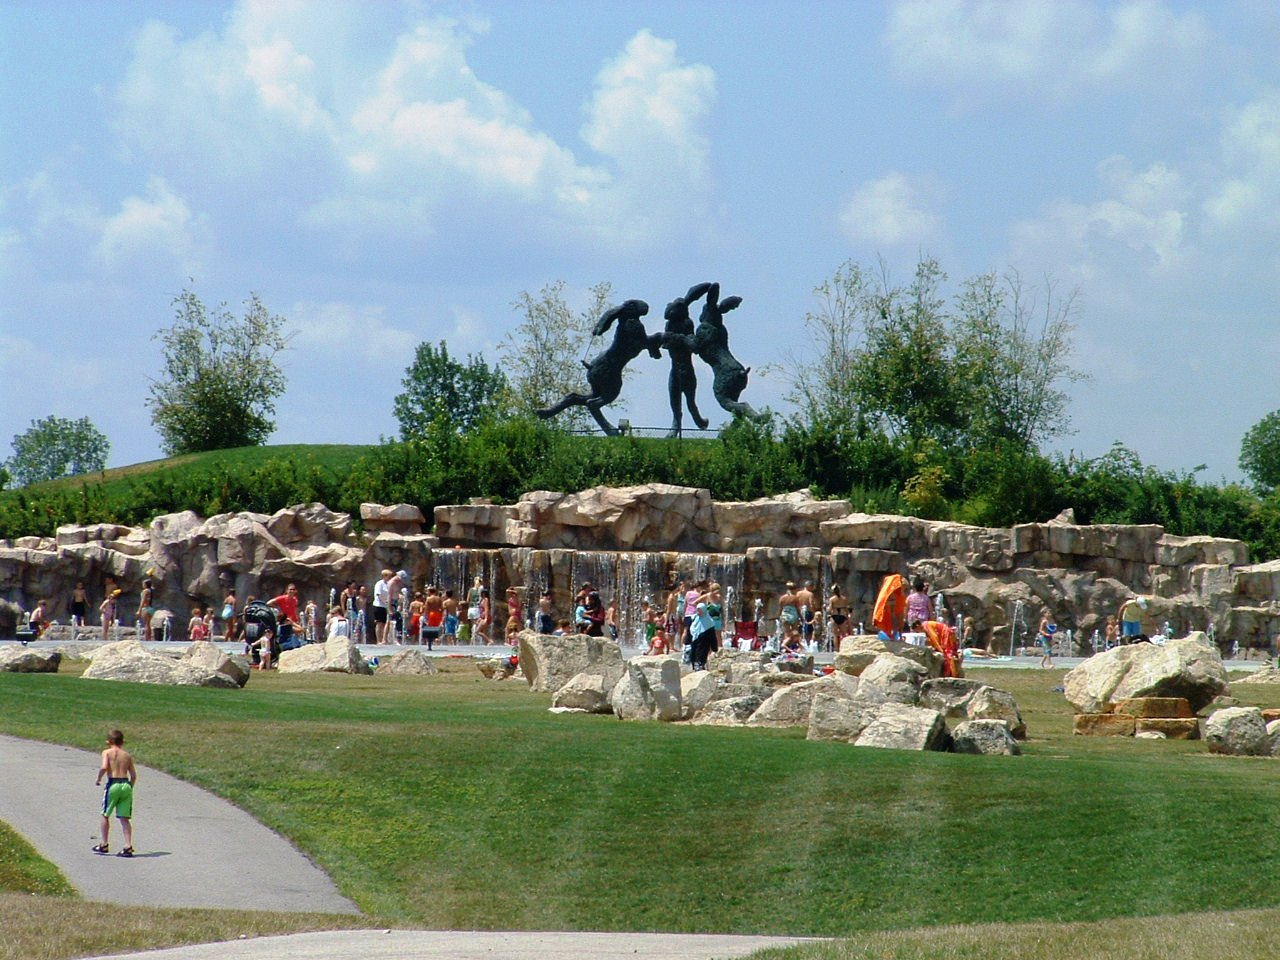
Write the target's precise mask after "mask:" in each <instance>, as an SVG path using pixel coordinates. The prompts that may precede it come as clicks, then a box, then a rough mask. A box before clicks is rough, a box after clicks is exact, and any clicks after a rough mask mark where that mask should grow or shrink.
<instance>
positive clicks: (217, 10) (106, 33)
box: [0, 0, 1280, 479]
mask: <svg viewBox="0 0 1280 960" xmlns="http://www.w3.org/2000/svg"><path fill="white" fill-rule="evenodd" d="M1277 49H1280V8H1278V7H1276V6H1275V5H1274V4H1272V3H1266V2H1245V0H1241V2H1237V3H1215V4H1190V3H1174V2H1156V0H1140V2H1129V3H1117V4H1095V3H1086V2H1075V0H1055V2H1039V0H1024V2H1017V3H1012V2H965V0H936V2H900V3H821V2H814V3H807V4H804V5H795V4H789V3H788V4H784V3H763V2H738V3H727V2H717V3H710V2H701V3H700V2H690V0H685V2H679V3H674V2H673V3H648V2H643V0H636V2H629V3H599V2H597V3H587V2H559V3H556V2H552V3H484V2H476V3H439V4H437V3H426V2H408V3H394V2H389V0H388V2H382V3H377V4H365V3H293V2H284V0H280V2H246V3H235V4H232V3H212V2H208V3H202V2H190V3H177V4H175V3H148V2H105V0H101V2H57V3H54V2H50V3H39V2H32V0H7V2H5V3H3V4H0V64H3V65H2V66H0V456H7V455H8V452H9V451H8V448H7V444H8V440H9V438H11V437H12V436H13V435H14V434H16V433H19V432H21V431H22V430H24V429H25V428H26V427H27V426H28V425H29V423H30V421H31V420H33V419H36V418H39V417H43V416H46V415H48V414H50V413H53V414H57V415H59V416H64V417H80V416H89V417H90V418H91V419H92V420H93V421H94V422H95V423H96V424H97V425H98V426H99V428H100V429H102V430H103V431H104V432H105V433H106V434H107V436H108V437H109V439H110V440H111V442H112V455H111V462H112V464H113V465H117V464H126V463H132V462H136V461H140V460H145V459H151V458H153V457H156V456H159V455H160V451H159V444H158V438H157V435H156V433H155V431H154V429H153V428H152V426H151V424H150V419H149V416H148V411H147V409H146V406H145V400H146V397H147V386H148V382H149V378H151V377H155V376H157V375H158V373H159V364H160V349H159V344H158V343H157V342H156V341H155V340H154V339H153V335H154V334H155V332H156V331H157V330H159V329H161V328H162V327H164V326H166V325H167V324H168V323H169V322H170V321H171V319H172V316H173V314H172V308H171V301H172V299H173V297H174V296H175V295H176V294H178V293H179V292H180V291H181V290H182V289H183V287H184V286H187V285H188V284H189V283H191V281H194V284H193V289H194V290H195V291H196V293H197V294H198V295H199V296H201V298H202V299H203V300H205V302H206V303H216V302H219V301H224V300H225V301H228V302H229V303H230V304H231V305H232V306H233V307H234V306H236V305H238V304H239V303H240V302H241V301H242V300H244V299H245V297H246V296H247V295H248V294H249V292H250V291H253V292H256V293H257V294H259V295H260V296H261V298H262V300H263V301H264V302H265V303H266V305H267V306H268V308H269V309H271V310H272V311H273V312H276V313H280V314H283V315H285V316H286V317H288V318H289V319H290V321H291V324H292V326H293V328H294V329H295V330H296V335H295V338H294V340H293V346H292V349H291V350H290V351H289V352H288V354H287V355H286V356H285V358H284V361H285V366H286V372H287V374H288V376H289V379H290V386H289V390H288V392H287V393H286V394H285V396H284V397H282V398H281V400H280V402H279V406H278V415H277V424H278V427H277V431H276V433H275V435H274V436H273V438H272V442H278V443H291V442H296V443H304V442H335V443H364V442H373V441H376V440H377V439H378V438H379V436H391V435H393V434H394V433H395V432H396V423H395V420H394V417H393V415H392V406H391V405H392V398H393V397H394V396H395V394H396V393H397V392H399V389H400V379H401V377H402V376H403V373H404V368H405V366H406V365H407V364H408V363H409V362H410V359H411V354H412V350H413V348H414V346H415V345H416V344H417V343H419V342H421V341H423V340H430V341H432V342H435V341H437V340H440V339H444V340H446V341H448V342H449V344H450V347H451V351H452V352H453V353H455V354H456V355H463V354H466V353H471V352H475V353H482V354H484V355H485V356H486V357H488V358H490V359H491V360H493V359H496V357H497V345H498V344H499V343H500V342H501V341H502V339H503V337H504V336H505V335H506V334H507V333H508V331H509V330H511V329H512V327H513V326H514V325H515V324H516V323H517V322H518V317H517V315H516V314H515V313H514V311H513V310H512V308H511V303H512V301H513V300H514V299H515V298H516V296H517V295H518V294H519V293H520V292H521V291H523V290H529V291H537V290H538V289H540V288H541V287H543V286H544V285H546V284H548V283H551V282H553V281H556V280H563V281H565V282H566V284H567V289H568V291H569V292H570V295H571V297H574V298H580V300H581V302H585V298H586V290H587V288H588V287H589V286H590V285H592V284H593V283H596V282H598V281H600V280H608V281H611V282H612V283H613V285H614V290H615V292H616V294H617V297H618V299H619V300H621V299H624V298H630V297H635V298H640V299H645V300H648V301H649V303H650V305H651V307H653V311H652V313H651V323H652V320H653V319H655V318H657V317H660V311H661V307H662V305H663V304H665V303H666V301H667V300H669V299H671V298H672V297H674V296H676V295H678V294H681V293H683V291H685V290H686V289H687V288H688V287H689V286H691V285H692V284H693V283H696V282H698V281H700V280H718V281H720V282H721V284H722V285H723V288H724V293H725V294H726V295H727V294H738V295H740V296H742V297H743V299H744V302H743V305H742V307H741V308H739V309H738V310H737V311H736V312H734V313H733V314H731V315H730V317H729V323H730V330H731V345H732V347H733V349H734V352H735V353H736V354H737V355H738V356H739V358H740V359H741V360H742V361H743V362H744V363H746V364H748V365H750V366H752V368H753V374H752V382H751V385H750V386H749V388H748V390H747V393H746V395H745V399H747V400H749V401H751V402H752V403H753V404H755V405H756V406H762V405H772V406H774V407H775V408H779V409H785V407H784V404H783V402H782V396H783V394H784V393H785V389H786V388H785V384H784V383H783V381H782V379H781V378H779V377H778V376H776V375H774V376H758V375H757V374H758V373H759V371H760V370H761V369H762V368H764V367H766V366H767V365H768V364H769V363H771V362H777V361H779V360H781V359H782V358H783V357H784V356H786V355H789V354H790V355H797V356H801V357H803V356H804V353H805V350H806V344H805V339H804V325H803V318H804V315H805V313H806V311H809V310H813V309H815V308H816V307H817V302H816V300H815V298H814V297H813V294H812V291H813V288H814V287H815V286H816V285H817V284H819V283H821V282H822V281H823V280H824V279H826V278H827V277H829V276H830V275H831V274H832V273H833V272H834V271H835V270H836V268H837V267H838V266H839V265H840V264H841V263H842V262H843V261H845V260H848V259H854V260H858V261H860V262H862V263H864V264H874V263H875V261H876V259H877V258H878V257H881V258H883V259H884V261H885V262H886V263H887V264H888V266H889V268H890V270H891V271H892V275H893V276H894V277H895V278H899V279H902V280H906V279H907V278H908V276H909V274H910V272H911V269H912V267H913V265H914V263H915V262H916V259H917V258H918V256H919V255H920V254H921V253H928V254H932V255H934V256H937V257H938V258H939V259H940V260H941V261H942V263H943V265H944V267H945V268H946V270H947V271H948V273H949V274H950V276H951V278H952V280H953V281H956V280H959V279H962V278H964V277H966V276H970V275H972V274H976V273H979V272H983V271H986V270H990V269H997V270H1006V269H1015V270H1017V271H1018V272H1019V273H1021V274H1022V275H1023V276H1024V277H1025V278H1026V279H1028V280H1029V281H1037V280H1039V279H1040V278H1043V277H1046V276H1047V277H1050V278H1052V280H1053V281H1054V282H1055V283H1056V284H1057V285H1058V288H1059V289H1060V290H1063V291H1066V290H1071V289H1077V288H1078V305H1079V307H1080V312H1079V314H1078V316H1077V318H1076V323H1077V330H1076V335H1075V365H1076V366H1077V367H1078V368H1079V369H1081V370H1083V371H1085V372H1087V373H1089V374H1090V375H1091V376H1092V378H1093V379H1092V380H1091V381H1090V382H1088V383H1085V384H1082V385H1079V386H1078V387H1074V388H1073V398H1074V399H1073V403H1072V407H1071V412H1072V418H1073V422H1074V426H1075V430H1076V432H1075V433H1074V434H1073V435H1071V436H1069V437H1066V438H1063V439H1062V440H1060V441H1059V442H1058V444H1057V448H1058V449H1063V450H1067V449H1071V450H1076V451H1078V452H1080V453H1082V454H1084V455H1086V456H1097V455H1100V454H1102V453H1104V452H1105V451H1106V450H1107V449H1108V448H1109V446H1110V445H1111V443H1112V442H1113V441H1115V440H1120V441H1123V442H1124V443H1126V444H1127V445H1128V446H1130V447H1132V448H1134V449H1135V450H1137V451H1138V453H1139V454H1140V455H1141V456H1142V458H1143V459H1144V461H1146V462H1149V463H1153V464H1155V465H1157V466H1159V467H1162V468H1165V469H1178V470H1183V469H1192V468H1194V467H1196V466H1198V465H1200V464H1205V465H1207V471H1206V476H1207V477H1208V478H1209V479H1217V478H1219V477H1223V476H1225V477H1228V478H1236V477H1238V475H1239V474H1238V469H1237V467H1236V460H1237V457H1238V454H1239V444H1240V438H1241V437H1242V435H1243V434H1244V432H1245V430H1247V429H1248V428H1249V426H1250V425H1252V424H1253V423H1255V422H1257V421H1258V420H1259V419H1260V418H1261V417H1262V416H1263V415H1265V414H1266V413H1268V412H1270V411H1271V410H1274V409H1276V408H1277V407H1280V400H1278V399H1277V392H1278V391H1277V388H1276V386H1275V381H1276V379H1277V378H1276V373H1275V371H1276V370H1277V367H1278V366H1280V325H1278V324H1277V323H1276V316H1275V314H1276V307H1275V305H1276V304H1277V303H1278V302H1280V269H1278V267H1280V262H1278V261H1280V244H1278V243H1277V241H1280V66H1278V61H1277V58H1276V56H1275V51H1276V50H1277ZM636 363H637V364H638V365H639V367H640V372H639V373H638V374H637V375H636V376H635V377H634V378H633V380H632V381H630V382H629V383H628V387H627V391H626V393H625V394H624V396H623V398H622V399H621V401H620V402H619V403H618V404H617V405H615V406H614V407H612V408H611V412H612V415H613V419H617V418H619V417H624V416H625V417H629V418H630V419H631V421H632V422H633V423H636V424H645V425H648V424H653V425H663V424H665V422H666V420H667V417H668V416H669V414H668V413H667V409H666V403H665V376H666V364H665V363H657V362H652V361H648V360H647V359H646V358H643V357H642V358H640V359H639V360H637V361H636ZM704 379H709V378H704ZM702 393H703V396H702V397H701V398H700V399H701V403H700V405H701V407H702V409H703V410H704V411H709V410H712V409H714V407H715V404H714V401H713V400H712V399H711V397H710V391H709V382H708V383H707V384H705V385H704V386H703V387H702ZM718 419H719V412H718V411H717V417H713V423H715V422H717V421H718Z"/></svg>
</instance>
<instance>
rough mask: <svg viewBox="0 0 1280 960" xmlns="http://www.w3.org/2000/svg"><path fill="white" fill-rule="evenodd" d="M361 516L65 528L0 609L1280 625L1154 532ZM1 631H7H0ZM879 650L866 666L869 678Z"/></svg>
mask: <svg viewBox="0 0 1280 960" xmlns="http://www.w3.org/2000/svg"><path fill="white" fill-rule="evenodd" d="M361 518H362V522H363V524H364V532H363V533H357V532H356V531H355V529H354V527H353V524H352V520H351V517H349V516H348V515H346V514H342V513H335V512H333V511H330V510H328V509H327V508H326V507H325V506H324V505H322V504H317V503H312V504H301V505H298V506H295V507H290V508H289V509H287V510H281V511H278V512H277V513H275V514H272V515H270V516H267V515H264V514H255V513H237V514H222V515H219V516H215V517H209V518H207V519H201V518H200V517H198V516H196V515H195V514H193V513H190V512H184V513H176V514H169V515H165V516H160V517H157V518H156V519H155V520H154V521H152V523H151V524H149V525H148V526H146V527H124V526H118V525H114V524H94V525H89V526H66V527H61V528H59V530H58V531H57V534H56V536H55V537H52V538H39V537H24V538H21V539H19V540H17V541H12V542H10V541H0V599H5V600H9V601H13V602H16V603H18V604H20V605H21V606H22V607H23V608H24V609H30V608H31V607H32V606H33V605H34V603H35V601H36V600H37V599H39V598H41V597H45V598H47V599H49V600H50V601H51V611H50V613H51V616H52V617H53V618H54V619H56V620H60V621H61V622H63V623H65V622H66V621H67V619H68V617H67V602H68V599H69V597H70V593H71V588H72V587H73V586H74V584H75V582H76V581H77V580H84V581H85V583H86V584H87V585H88V587H89V591H90V598H91V601H92V607H93V609H94V614H95V615H94V616H91V619H92V620H95V621H96V605H97V603H98V602H99V601H100V600H101V596H102V590H103V588H104V585H105V582H106V578H108V577H110V578H112V580H113V581H114V582H115V583H117V584H118V585H119V586H120V588H121V589H123V590H124V591H125V595H124V596H123V597H122V598H121V601H122V602H121V606H120V609H121V620H122V623H123V624H124V625H126V626H131V625H132V622H131V621H132V611H133V610H134V609H135V607H136V601H137V591H138V589H139V586H140V583H141V580H142V578H143V576H144V574H145V571H146V570H148V569H149V568H150V569H154V570H155V577H154V579H155V580H156V602H157V605H158V606H160V607H163V608H167V609H170V610H173V611H174V612H175V615H176V617H177V623H178V625H179V631H178V633H179V636H178V637H177V639H181V628H182V627H183V626H185V622H186V617H187V614H188V611H189V609H190V607H191V606H193V605H197V604H198V605H200V606H207V605H211V604H212V605H214V606H215V607H216V606H218V605H220V604H221V600H222V597H223V595H224V594H225V592H226V591H227V590H228V589H229V588H234V589H235V590H236V593H237V595H238V596H239V597H240V599H241V602H243V601H244V600H245V599H247V598H248V597H249V596H259V597H262V596H272V595H274V594H275V593H276V592H279V591H281V590H283V588H284V586H285V585H286V584H287V583H289V582H291V581H292V582H296V583H297V584H298V587H299V590H300V591H301V593H302V595H303V597H304V598H307V599H314V600H316V601H317V603H318V604H319V605H320V606H321V607H322V608H323V607H325V606H327V603H328V599H329V596H330V591H331V590H333V589H335V588H340V587H341V586H342V585H343V584H344V583H345V582H346V581H347V580H356V581H358V582H361V583H365V584H372V583H373V582H374V580H375V579H376V578H377V574H378V571H379V570H380V569H381V568H383V567H391V568H392V569H395V570H400V569H404V570H407V571H408V572H409V574H410V578H411V579H412V581H413V582H414V584H415V586H416V585H419V584H422V583H434V584H436V585H437V586H439V587H440V588H441V589H453V590H454V591H455V594H456V595H458V596H461V595H463V593H465V591H466V589H467V587H469V586H470V584H471V582H472V580H473V579H474V578H475V577H476V576H479V577H480V578H481V580H482V581H483V583H484V585H485V586H487V587H488V588H489V589H490V591H491V592H492V594H493V595H494V596H495V597H501V596H502V595H503V593H504V591H505V589H506V588H507V587H508V586H515V587H516V588H517V590H519V591H521V592H522V593H523V599H524V601H525V609H526V610H529V609H531V608H532V605H533V600H534V598H535V597H536V593H537V592H538V591H541V590H542V589H548V590H550V591H551V593H552V598H553V600H552V602H553V608H554V609H555V610H556V611H557V613H558V614H560V615H563V613H565V612H567V611H568V610H569V609H571V603H572V597H573V594H574V592H575V591H576V589H577V587H578V585H579V584H580V583H581V582H582V581H584V580H589V581H591V582H592V583H594V584H595V585H596V586H597V587H598V588H599V589H600V590H601V592H602V593H603V594H604V595H606V596H617V598H618V600H619V617H620V624H619V626H620V628H621V630H622V635H623V637H624V639H627V640H629V641H632V642H634V640H635V639H636V638H638V636H639V634H640V633H641V632H642V627H643V624H642V622H641V620H640V614H639V610H640V603H641V601H642V600H644V599H645V598H648V599H650V600H653V601H654V602H657V603H661V602H662V601H663V599H664V598H665V593H666V592H667V590H669V589H670V587H671V585H672V584H673V583H674V582H675V580H677V579H680V578H687V579H690V580H697V579H701V578H702V577H709V578H711V579H716V580H718V581H720V582H721V583H722V585H724V587H725V588H726V598H725V599H726V629H727V631H728V630H731V629H732V624H733V623H734V621H739V620H746V619H748V618H752V617H753V611H754V609H755V604H756V601H757V600H759V601H760V602H761V605H762V609H763V619H764V625H763V626H764V629H766V630H771V629H772V627H773V624H774V621H775V619H776V617H777V616H778V608H777V598H778V595H779V594H780V592H781V590H782V587H783V585H784V584H785V583H786V582H787V581H788V580H792V581H796V582H801V581H804V580H812V581H813V583H814V585H815V591H816V592H817V593H818V594H820V595H825V594H826V592H827V591H828V590H829V588H830V586H831V585H833V584H839V585H840V586H841V587H842V589H843V591H844V593H845V595H846V596H847V597H848V598H849V601H850V605H851V607H852V609H853V619H854V621H855V623H856V622H857V621H863V622H864V623H865V622H866V621H867V620H869V614H868V610H869V607H870V604H871V602H872V600H873V599H874V595H875V592H876V590H877V589H878V587H879V584H880V580H881V578H882V577H883V575H884V574H886V573H889V572H894V573H902V574H907V575H914V574H919V575H921V576H923V577H924V579H925V580H926V581H927V582H928V583H929V587H930V590H931V592H935V593H936V592H942V593H944V594H945V595H946V597H947V600H948V602H949V604H950V606H951V608H952V610H953V611H954V612H956V613H958V614H961V615H963V616H964V617H966V618H968V619H970V620H971V621H972V623H973V624H974V626H975V628H976V636H977V638H978V640H979V643H980V644H982V645H990V646H991V647H993V648H994V649H996V650H997V651H1000V652H1007V651H1008V650H1009V649H1010V648H1011V647H1013V646H1016V645H1021V644H1023V643H1024V642H1026V641H1028V640H1030V635H1031V633H1033V632H1034V625H1035V623H1036V621H1037V619H1038V617H1039V616H1040V614H1041V613H1042V612H1043V611H1046V610H1047V611H1048V612H1050V613H1051V614H1052V615H1053V617H1054V619H1055V620H1056V621H1057V623H1058V624H1059V627H1060V628H1061V630H1063V631H1064V632H1065V631H1066V630H1070V631H1072V632H1073V635H1074V638H1075V644H1076V648H1077V651H1078V652H1085V648H1086V647H1087V646H1088V641H1089V638H1091V637H1092V635H1093V633H1094V631H1095V630H1101V628H1102V626H1103V624H1104V621H1105V618H1106V616H1107V615H1109V614H1112V613H1114V612H1115V611H1116V608H1117V606H1118V605H1119V603H1120V602H1121V601H1122V600H1124V599H1125V598H1127V597H1128V596H1130V595H1132V594H1135V593H1136V594H1140V595H1142V596H1144V597H1146V598H1147V599H1148V609H1147V614H1146V620H1145V621H1144V627H1145V629H1146V632H1148V633H1155V632H1156V631H1157V630H1159V629H1160V628H1162V627H1163V626H1164V624H1165V623H1166V622H1168V623H1169V624H1170V626H1171V628H1172V629H1173V630H1174V631H1175V633H1176V634H1185V633H1188V632H1191V631H1193V630H1204V631H1209V630H1210V629H1212V631H1213V638H1214V641H1215V642H1216V643H1217V644H1219V645H1220V648H1221V649H1223V650H1226V649H1229V648H1230V647H1231V646H1232V645H1233V644H1238V645H1239V646H1240V647H1241V648H1244V649H1248V648H1251V647H1253V648H1265V647H1267V646H1268V645H1269V643H1270V639H1269V636H1268V634H1269V632H1270V628H1271V625H1272V624H1273V622H1275V620H1276V619H1277V618H1280V600H1277V599H1276V598H1277V597H1280V561H1273V562H1270V563H1262V564H1249V563H1248V562H1247V559H1248V558H1247V551H1246V548H1245V545H1244V544H1243V543H1241V542H1239V541H1235V540H1221V539H1214V538H1210V537H1178V536H1173V535H1171V534H1167V533H1165V532H1164V531H1163V530H1162V529H1161V528H1160V527H1156V526H1115V525H1094V526H1080V525H1077V524H1074V523H1072V522H1070V518H1069V517H1060V518H1055V519H1054V520H1052V521H1050V522H1048V523H1030V524H1021V525H1018V526H1015V527H1012V528H982V527H972V526H966V525H964V524H958V523H948V522H941V521H929V520H919V519H914V518H909V517H896V516H883V515H870V514H861V513H854V512H852V511H851V510H850V509H849V506H848V504H847V503H845V502H843V501H822V500H815V499H814V498H812V497H811V496H809V494H807V493H805V492H797V493H792V494H788V495H786V496H781V497H773V498H768V499H763V500H756V501H751V502H745V503H721V502H716V501H714V500H712V499H711V496H710V494H709V492H708V491H706V490H701V489H694V488H689V487H679V486H671V485H665V484H645V485H641V486H635V487H625V488H610V487H595V488H592V489H589V490H583V491H579V492H576V493H556V492H549V491H533V492H530V493H527V494H525V495H524V496H523V497H521V498H520V500H519V501H518V502H517V503H514V504H510V505H501V506H500V505H495V504H492V503H486V502H476V503H470V504H458V505H449V506H441V507H437V508H436V510H435V515H434V518H433V519H434V530H435V532H434V535H427V534H424V533H422V532H421V529H422V518H421V515H420V514H419V513H418V512H417V508H416V507H414V506H412V505H394V506H391V507H382V506H380V505H377V504H365V505H363V506H362V507H361ZM442 545H443V546H442ZM1015 611H1020V612H1021V615H1020V617H1018V618H1015ZM0 614H3V610H0ZM10 616H11V615H0V633H3V631H4V630H5V629H7V627H6V624H7V622H8V619H9V618H10ZM876 652H879V651H871V650H864V651H861V654H862V655H863V656H864V658H865V659H867V660H869V659H870V656H874V655H875V653H876ZM1089 652H1091V650H1090V651H1089ZM851 654H852V655H855V656H856V655H858V654H859V651H851ZM868 654H870V656H868ZM564 679H566V680H567V679H568V678H567V677H566V678H564Z"/></svg>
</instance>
